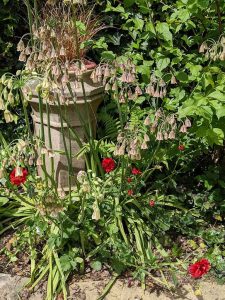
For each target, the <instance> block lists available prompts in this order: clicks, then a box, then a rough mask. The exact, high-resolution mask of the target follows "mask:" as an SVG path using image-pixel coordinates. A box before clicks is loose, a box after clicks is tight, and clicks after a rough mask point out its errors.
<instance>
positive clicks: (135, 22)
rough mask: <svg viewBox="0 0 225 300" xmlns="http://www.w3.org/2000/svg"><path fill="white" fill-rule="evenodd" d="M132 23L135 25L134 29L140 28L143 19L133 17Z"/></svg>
mask: <svg viewBox="0 0 225 300" xmlns="http://www.w3.org/2000/svg"><path fill="white" fill-rule="evenodd" d="M133 22H134V25H135V29H137V30H142V29H143V26H144V21H143V20H142V19H139V18H135V19H133Z"/></svg>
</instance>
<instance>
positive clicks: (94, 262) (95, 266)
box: [91, 260, 102, 271]
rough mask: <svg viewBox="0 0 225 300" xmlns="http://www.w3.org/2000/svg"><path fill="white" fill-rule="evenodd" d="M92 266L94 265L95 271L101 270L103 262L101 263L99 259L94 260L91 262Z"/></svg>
mask: <svg viewBox="0 0 225 300" xmlns="http://www.w3.org/2000/svg"><path fill="white" fill-rule="evenodd" d="M91 267H92V269H94V270H95V271H100V270H101V268H102V263H101V262H100V261H98V260H96V261H92V262H91Z"/></svg>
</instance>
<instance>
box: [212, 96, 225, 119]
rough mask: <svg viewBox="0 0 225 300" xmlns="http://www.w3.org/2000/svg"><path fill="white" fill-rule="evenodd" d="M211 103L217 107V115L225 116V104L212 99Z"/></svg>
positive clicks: (218, 116)
mask: <svg viewBox="0 0 225 300" xmlns="http://www.w3.org/2000/svg"><path fill="white" fill-rule="evenodd" d="M210 104H211V105H212V107H213V108H214V109H215V111H216V116H217V118H218V119H220V118H222V117H225V105H222V104H221V103H219V102H218V101H216V100H211V101H210Z"/></svg>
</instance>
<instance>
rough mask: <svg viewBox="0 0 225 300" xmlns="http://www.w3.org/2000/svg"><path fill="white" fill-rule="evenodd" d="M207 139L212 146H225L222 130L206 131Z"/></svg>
mask: <svg viewBox="0 0 225 300" xmlns="http://www.w3.org/2000/svg"><path fill="white" fill-rule="evenodd" d="M206 137H207V139H208V142H209V144H210V145H211V146H212V145H213V144H216V145H221V146H222V145H223V141H224V133H223V131H222V130H221V129H220V128H213V129H208V130H207V131H206Z"/></svg>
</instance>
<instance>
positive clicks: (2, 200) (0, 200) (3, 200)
mask: <svg viewBox="0 0 225 300" xmlns="http://www.w3.org/2000/svg"><path fill="white" fill-rule="evenodd" d="M7 202H9V199H8V198H6V197H0V206H3V205H5V204H6V203H7Z"/></svg>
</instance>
